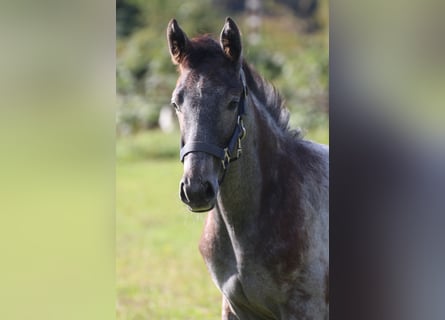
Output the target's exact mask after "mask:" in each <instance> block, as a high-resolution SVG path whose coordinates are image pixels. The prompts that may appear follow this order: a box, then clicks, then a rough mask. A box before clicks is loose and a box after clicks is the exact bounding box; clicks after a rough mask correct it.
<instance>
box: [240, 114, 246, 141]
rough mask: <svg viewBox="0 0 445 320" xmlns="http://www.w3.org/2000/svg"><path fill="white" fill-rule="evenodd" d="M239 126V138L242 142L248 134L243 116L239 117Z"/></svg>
mask: <svg viewBox="0 0 445 320" xmlns="http://www.w3.org/2000/svg"><path fill="white" fill-rule="evenodd" d="M238 126H239V127H240V128H241V134H240V136H239V140H240V141H241V140H242V139H244V137H245V136H246V133H247V131H246V128H245V127H244V121H243V118H241V116H238Z"/></svg>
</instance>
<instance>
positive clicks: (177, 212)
mask: <svg viewBox="0 0 445 320" xmlns="http://www.w3.org/2000/svg"><path fill="white" fill-rule="evenodd" d="M305 136H306V138H308V139H313V140H315V141H319V142H322V143H327V142H328V139H329V136H328V131H327V130H326V129H317V130H312V131H309V132H307V133H306V135H305ZM178 141H179V135H178V133H177V132H174V133H171V134H163V133H161V132H160V131H149V132H144V133H141V134H138V135H136V136H131V137H125V138H119V139H118V141H117V145H116V157H117V167H116V283H117V305H116V313H117V319H132V320H133V319H155V320H162V319H168V320H175V319H178V320H179V319H181V320H184V319H193V320H200V319H218V318H220V313H221V311H220V308H221V295H220V293H219V292H218V290H217V289H216V287H215V285H214V284H213V282H212V281H211V278H210V275H209V274H208V272H207V269H206V267H205V265H204V261H203V260H202V258H201V256H200V254H199V251H198V241H199V238H200V236H201V232H202V228H203V224H204V219H205V214H196V213H190V212H189V211H187V209H186V208H185V206H184V205H182V203H181V201H180V200H179V197H178V185H179V180H180V178H181V175H182V165H181V163H180V162H179V159H178V152H179V151H178V148H179V143H178Z"/></svg>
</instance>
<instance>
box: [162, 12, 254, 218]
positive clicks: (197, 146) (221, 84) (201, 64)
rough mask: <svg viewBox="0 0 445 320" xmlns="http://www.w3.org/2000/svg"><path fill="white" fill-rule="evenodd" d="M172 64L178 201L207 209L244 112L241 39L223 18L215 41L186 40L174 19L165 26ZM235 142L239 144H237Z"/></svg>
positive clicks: (232, 24)
mask: <svg viewBox="0 0 445 320" xmlns="http://www.w3.org/2000/svg"><path fill="white" fill-rule="evenodd" d="M167 39H168V45H169V50H170V55H171V58H172V61H173V63H174V64H175V65H178V70H179V78H178V81H177V84H176V87H175V89H174V91H173V94H172V106H173V107H174V108H175V110H176V114H177V117H178V121H179V126H180V130H181V147H182V149H181V161H182V162H183V163H184V173H183V177H182V179H181V182H180V190H179V194H180V198H181V200H182V201H183V202H184V203H185V204H186V205H187V206H188V208H189V209H190V210H191V211H195V212H199V211H208V210H210V209H212V208H213V207H214V205H215V203H216V198H217V195H218V191H219V184H220V182H221V179H222V176H223V175H224V173H225V172H224V171H225V170H226V167H227V165H228V163H229V162H230V160H231V158H233V157H234V154H233V153H234V152H233V150H232V149H234V147H233V146H232V145H234V144H235V143H234V142H236V141H238V140H239V139H240V138H241V137H242V135H243V130H244V128H243V127H242V124H240V119H241V116H240V115H241V112H240V103H241V102H242V105H243V106H242V108H244V93H245V92H246V91H245V82H244V81H243V73H242V70H241V65H242V55H241V53H242V46H241V35H240V32H239V29H238V27H237V25H236V24H235V22H234V21H233V20H232V19H230V18H227V19H226V22H225V24H224V27H223V29H222V32H221V35H220V41H219V43H218V42H216V41H215V40H213V39H211V38H210V37H207V36H201V37H198V38H194V39H189V38H188V37H187V35H186V34H185V33H184V31H183V30H182V29H181V28H180V27H179V25H178V23H177V22H176V20H175V19H172V20H171V21H170V22H169V24H168V27H167ZM238 143H239V141H238Z"/></svg>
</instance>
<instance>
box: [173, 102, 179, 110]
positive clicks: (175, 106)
mask: <svg viewBox="0 0 445 320" xmlns="http://www.w3.org/2000/svg"><path fill="white" fill-rule="evenodd" d="M172 107H173V108H175V110H177V111H179V107H178V105H177V104H176V103H175V102H172Z"/></svg>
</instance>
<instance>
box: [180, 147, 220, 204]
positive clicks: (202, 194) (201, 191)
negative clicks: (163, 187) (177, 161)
mask: <svg viewBox="0 0 445 320" xmlns="http://www.w3.org/2000/svg"><path fill="white" fill-rule="evenodd" d="M213 162H214V159H213V157H212V156H210V155H207V154H200V153H193V154H189V155H187V157H186V159H185V161H184V176H183V178H182V180H181V182H180V185H179V197H180V198H181V200H182V202H184V203H185V204H186V205H187V207H188V209H189V210H190V211H193V212H204V211H209V210H211V209H213V207H214V206H215V203H216V196H217V194H218V190H219V185H218V173H217V172H214V168H215V166H214V163H213Z"/></svg>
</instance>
